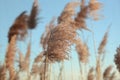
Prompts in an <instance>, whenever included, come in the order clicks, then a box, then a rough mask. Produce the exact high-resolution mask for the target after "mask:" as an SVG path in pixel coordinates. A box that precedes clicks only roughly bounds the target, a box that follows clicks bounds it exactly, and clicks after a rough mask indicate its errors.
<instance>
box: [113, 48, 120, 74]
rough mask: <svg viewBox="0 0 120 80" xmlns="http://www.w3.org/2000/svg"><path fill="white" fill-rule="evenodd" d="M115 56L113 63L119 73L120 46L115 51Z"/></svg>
mask: <svg viewBox="0 0 120 80" xmlns="http://www.w3.org/2000/svg"><path fill="white" fill-rule="evenodd" d="M116 52H117V53H116V54H115V57H114V62H115V64H116V66H117V69H118V71H119V72H120V46H119V47H118V48H117V49H116Z"/></svg>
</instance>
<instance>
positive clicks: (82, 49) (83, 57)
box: [76, 39, 89, 63]
mask: <svg viewBox="0 0 120 80" xmlns="http://www.w3.org/2000/svg"><path fill="white" fill-rule="evenodd" d="M76 51H77V53H78V56H79V60H80V61H81V62H83V63H87V62H88V57H89V50H88V46H87V44H86V43H83V42H82V41H81V40H80V39H78V41H77V43H76Z"/></svg>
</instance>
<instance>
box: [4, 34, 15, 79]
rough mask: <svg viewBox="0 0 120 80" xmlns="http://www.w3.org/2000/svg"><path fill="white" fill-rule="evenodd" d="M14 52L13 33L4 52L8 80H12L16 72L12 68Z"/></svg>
mask: <svg viewBox="0 0 120 80" xmlns="http://www.w3.org/2000/svg"><path fill="white" fill-rule="evenodd" d="M15 54H16V35H14V36H13V37H12V39H11V41H10V43H9V45H8V49H7V53H6V60H5V62H6V63H5V64H6V68H7V69H8V70H9V75H10V80H14V78H15V75H16V72H15V69H14V57H15Z"/></svg>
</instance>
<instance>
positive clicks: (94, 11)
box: [89, 0, 102, 20]
mask: <svg viewBox="0 0 120 80" xmlns="http://www.w3.org/2000/svg"><path fill="white" fill-rule="evenodd" d="M101 8H102V3H100V2H98V1H97V0H90V2H89V9H90V12H89V14H90V16H91V17H92V18H93V19H94V20H99V14H98V10H100V9H101Z"/></svg>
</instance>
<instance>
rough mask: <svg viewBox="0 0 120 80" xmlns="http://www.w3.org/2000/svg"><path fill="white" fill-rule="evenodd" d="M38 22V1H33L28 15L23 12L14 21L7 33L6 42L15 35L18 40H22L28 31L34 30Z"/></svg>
mask: <svg viewBox="0 0 120 80" xmlns="http://www.w3.org/2000/svg"><path fill="white" fill-rule="evenodd" d="M37 20H38V1H37V0H34V3H33V6H32V10H31V13H30V15H28V14H26V11H23V12H22V13H21V14H20V15H19V16H18V17H17V18H16V20H15V21H14V23H13V25H12V26H11V27H10V29H9V32H8V42H10V40H11V37H12V36H14V35H16V36H17V38H18V40H23V39H24V38H25V36H26V34H27V33H28V29H34V28H35V27H36V26H37Z"/></svg>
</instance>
